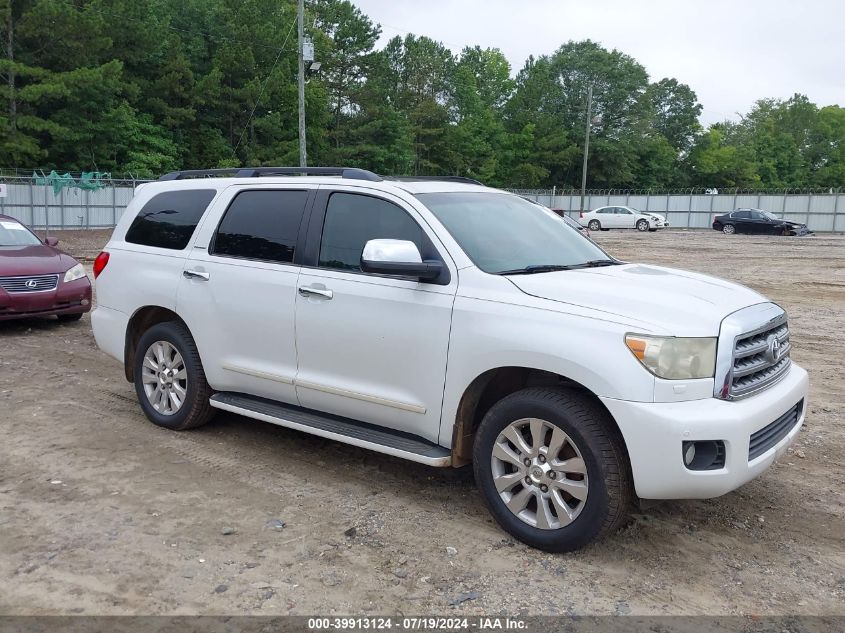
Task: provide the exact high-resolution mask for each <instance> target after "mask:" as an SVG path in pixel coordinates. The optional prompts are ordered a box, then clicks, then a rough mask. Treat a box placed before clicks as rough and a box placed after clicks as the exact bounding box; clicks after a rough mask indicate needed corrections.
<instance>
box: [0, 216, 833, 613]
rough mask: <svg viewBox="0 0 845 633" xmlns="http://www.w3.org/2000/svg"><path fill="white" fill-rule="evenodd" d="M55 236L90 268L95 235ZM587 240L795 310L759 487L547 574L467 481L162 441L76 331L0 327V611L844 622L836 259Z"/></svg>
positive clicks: (308, 442) (548, 559)
mask: <svg viewBox="0 0 845 633" xmlns="http://www.w3.org/2000/svg"><path fill="white" fill-rule="evenodd" d="M59 237H60V239H61V240H62V245H63V246H64V248H65V249H67V250H68V251H70V252H71V253H75V254H78V255H80V256H84V257H85V258H87V259H89V260H90V258H91V257H93V256H94V255H96V252H97V251H98V250H99V248H100V247H101V245H102V244H103V243H104V241H105V239H106V238H107V232H102V231H96V232H89V233H85V234H84V235H82V236H80V232H75V233H70V232H68V233H65V234H60V235H59ZM596 239H597V241H599V242H600V243H601V244H603V245H604V246H605V247H606V248H607V250H608V251H609V252H611V253H612V254H614V255H616V256H617V257H620V258H622V259H625V260H629V261H642V262H650V263H657V264H664V265H673V266H678V267H684V268H689V269H693V270H698V271H702V272H706V273H713V274H718V275H721V276H724V277H728V278H730V279H733V280H736V281H739V282H741V283H745V284H748V285H749V286H752V287H753V288H755V289H757V290H759V291H761V292H762V293H764V294H765V295H767V296H769V297H770V298H772V299H773V300H775V301H777V302H778V303H780V304H782V305H783V306H784V307H785V308H786V309H787V310H788V311H789V313H790V324H791V328H792V340H793V345H794V351H793V358H794V359H795V361H796V362H798V363H799V364H800V365H802V366H804V367H806V368H807V369H808V370H809V372H810V376H811V382H812V387H811V394H810V400H809V412H808V416H807V424H806V426H805V428H804V430H803V432H802V433H800V435H799V437H798V439H797V441H796V443H795V444H794V445H793V448H792V449H791V450H790V452H789V454H788V455H785V456H784V457H783V458H782V459H781V460H780V462H779V463H777V464H776V465H775V466H774V467H772V468H771V469H770V470H769V471H768V472H766V473H765V475H763V476H762V477H760V478H758V479H757V480H755V481H753V482H751V483H749V484H748V485H746V486H745V487H743V488H741V489H740V490H738V491H736V492H734V493H731V494H728V495H726V496H724V497H722V498H719V499H713V500H707V501H679V502H669V503H663V504H660V505H658V506H655V507H652V508H649V509H648V510H645V511H643V512H639V513H637V514H635V515H634V516H633V520H632V522H631V524H630V525H629V526H628V527H626V528H624V529H623V530H621V531H620V532H619V533H618V534H615V535H613V536H611V537H610V538H607V539H605V540H604V541H602V542H600V543H597V544H595V545H593V546H591V547H589V548H587V549H585V550H582V551H580V552H577V553H574V554H568V555H550V554H544V553H542V552H538V551H535V550H532V549H529V548H527V547H525V546H523V545H521V544H519V543H516V542H514V541H513V540H512V539H511V538H509V537H508V536H507V535H506V534H505V533H504V532H502V531H501V530H500V529H499V528H498V527H497V526H496V525H494V524H493V523H492V521H491V519H490V518H489V517H488V515H487V513H486V512H485V510H484V508H483V506H482V503H481V501H480V499H479V497H478V495H477V494H476V491H475V488H474V484H473V481H472V476H471V472H470V471H469V469H461V470H447V469H443V470H437V469H430V468H427V467H424V466H421V465H417V464H413V463H410V462H405V461H402V460H399V459H394V458H391V457H387V456H382V455H378V454H375V453H371V452H368V451H365V450H361V449H357V448H354V447H350V446H346V445H343V444H338V443H334V442H331V441H328V440H324V439H321V438H317V437H313V436H309V435H306V434H303V433H299V432H296V431H291V430H287V429H283V428H279V427H275V426H272V425H270V424H264V423H261V422H257V421H252V420H248V419H245V418H240V417H238V416H235V415H231V414H220V415H219V416H218V417H217V418H216V419H215V420H214V421H213V422H212V423H211V424H209V425H208V426H206V427H204V428H201V429H198V430H195V431H190V432H185V433H173V432H170V431H166V430H163V429H160V428H157V427H155V426H153V425H152V424H150V423H149V422H147V421H146V419H145V418H144V417H143V415H142V414H141V411H140V409H139V407H138V405H137V404H136V400H135V394H134V391H133V388H132V386H131V385H130V384H129V383H127V382H126V381H125V380H124V379H123V378H122V370H121V367H120V366H119V365H118V364H117V363H116V362H115V361H113V360H111V359H110V358H108V357H106V356H105V355H104V354H102V353H100V352H99V351H98V350H97V348H96V346H95V344H94V339H93V337H92V335H91V327H90V320H89V318H88V317H86V318H85V319H83V320H82V321H81V322H79V323H76V324H69V325H66V324H59V323H57V322H56V321H55V320H52V319H50V320H47V319H45V320H29V321H24V322H18V323H0V432H2V441H0V613H4V614H77V613H84V614H171V615H176V614H195V613H205V614H244V613H256V614H299V615H303V614H321V615H325V614H333V613H334V614H355V613H358V614H365V613H367V614H400V613H402V614H427V613H435V614H456V615H457V614H481V613H485V614H523V615H526V614H613V613H616V614H628V613H632V614H795V613H797V614H824V615H834V614H845V606H843V605H845V520H844V519H845V493H844V492H843V491H845V467H843V454H845V426H843V422H845V415H843V414H845V368H843V360H842V359H843V358H845V336H843V332H845V238H843V237H841V236H827V237H825V236H817V237H814V238H804V239H801V238H774V237H772V238H768V237H740V236H734V237H727V236H723V235H721V234H718V233H715V232H684V231H671V232H664V233H659V234H646V235H640V234H636V233H634V232H610V233H600V234H598V235H597V236H596ZM279 522H283V523H284V527H282V526H281V523H279ZM230 531H231V532H233V533H231V534H229V533H228V532H230ZM447 548H454V549H455V550H457V553H454V552H453V551H452V550H451V549H450V550H449V551H448V552H447Z"/></svg>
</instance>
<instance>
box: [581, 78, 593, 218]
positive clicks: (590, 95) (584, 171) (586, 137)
mask: <svg viewBox="0 0 845 633" xmlns="http://www.w3.org/2000/svg"><path fill="white" fill-rule="evenodd" d="M592 114H593V84H590V86H589V87H588V88H587V132H586V134H585V135H584V166H583V167H582V169H581V209H580V211H581V213H584V197H585V195H586V193H587V157H588V156H589V154H590V124H591V123H592Z"/></svg>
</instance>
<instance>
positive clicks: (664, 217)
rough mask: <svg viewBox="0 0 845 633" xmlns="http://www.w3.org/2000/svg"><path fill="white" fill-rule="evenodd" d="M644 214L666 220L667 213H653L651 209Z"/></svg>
mask: <svg viewBox="0 0 845 633" xmlns="http://www.w3.org/2000/svg"><path fill="white" fill-rule="evenodd" d="M643 215H650V216H651V217H653V218H657V219H658V220H663V221H665V220H666V216H665V215H660V214H659V213H652V212H651V211H648V212H644V213H643Z"/></svg>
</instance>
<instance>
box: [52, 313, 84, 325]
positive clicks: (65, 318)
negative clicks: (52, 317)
mask: <svg viewBox="0 0 845 633" xmlns="http://www.w3.org/2000/svg"><path fill="white" fill-rule="evenodd" d="M56 318H57V319H58V320H59V321H60V322H61V323H73V322H74V321H79V319H81V318H82V312H78V313H77V314H57V315H56Z"/></svg>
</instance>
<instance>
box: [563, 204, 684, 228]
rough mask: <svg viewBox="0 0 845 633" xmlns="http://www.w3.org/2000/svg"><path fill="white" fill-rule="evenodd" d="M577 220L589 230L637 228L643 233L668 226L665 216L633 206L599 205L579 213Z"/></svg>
mask: <svg viewBox="0 0 845 633" xmlns="http://www.w3.org/2000/svg"><path fill="white" fill-rule="evenodd" d="M578 221H579V222H580V223H581V224H582V225H584V226H586V227H588V228H589V229H590V230H591V231H599V230H602V231H604V230H607V229H637V230H638V231H642V232H643V233H644V232H646V231H656V230H657V229H663V228H666V227H668V226H669V222H668V221H667V220H666V216H663V215H658V214H657V213H650V212H649V213H646V212H644V211H637V210H636V209H634V208H633V207H599V208H598V209H595V210H594V211H585V212H583V213H581V214H580V216H579V219H578Z"/></svg>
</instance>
